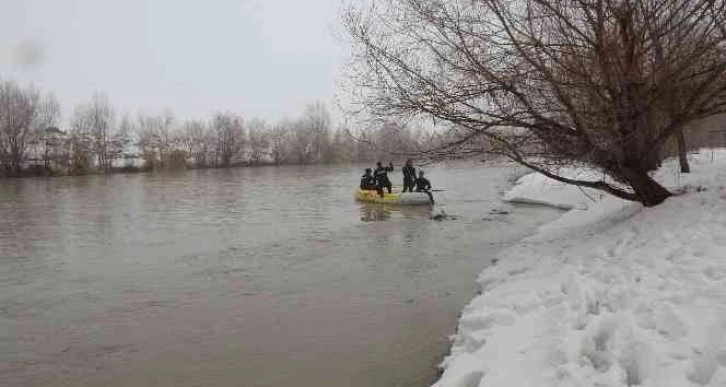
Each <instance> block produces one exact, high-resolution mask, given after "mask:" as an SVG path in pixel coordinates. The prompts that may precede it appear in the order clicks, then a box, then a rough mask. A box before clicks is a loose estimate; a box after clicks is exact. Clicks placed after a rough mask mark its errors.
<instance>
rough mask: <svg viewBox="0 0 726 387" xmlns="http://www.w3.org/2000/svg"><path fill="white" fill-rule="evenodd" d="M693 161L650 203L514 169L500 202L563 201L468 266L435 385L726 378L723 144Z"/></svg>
mask: <svg viewBox="0 0 726 387" xmlns="http://www.w3.org/2000/svg"><path fill="white" fill-rule="evenodd" d="M691 159H692V160H691V162H692V169H693V171H694V172H693V173H691V174H688V175H681V174H679V173H678V168H677V163H666V164H665V165H664V166H663V167H662V168H661V169H660V170H659V171H658V172H657V173H656V177H657V179H658V180H659V181H661V182H663V183H664V184H666V186H668V187H669V188H670V189H671V190H673V191H679V192H681V193H680V194H679V195H677V196H675V197H673V198H670V199H669V200H667V201H666V202H665V203H663V204H662V205H660V206H657V207H655V208H643V207H642V206H641V205H640V204H638V203H631V202H625V201H622V200H620V199H617V198H614V197H612V196H609V195H604V194H602V193H600V192H597V191H581V190H580V189H578V188H576V187H569V186H563V185H562V184H559V183H556V182H553V181H551V180H550V179H547V178H544V177H543V176H540V175H528V176H525V177H523V178H521V179H519V181H518V185H517V186H515V187H514V188H513V189H512V190H510V191H509V192H508V193H507V194H506V195H505V199H506V200H509V201H524V202H529V203H534V202H537V203H543V204H549V205H554V206H556V207H559V208H569V209H570V210H569V211H568V212H567V213H565V214H564V215H563V216H562V217H560V218H559V219H557V220H555V221H554V222H551V223H549V224H546V225H544V226H542V227H540V228H539V230H538V232H537V233H535V234H534V235H532V236H531V237H528V238H526V239H524V240H522V241H521V242H519V243H518V244H517V245H515V246H514V247H512V248H510V249H508V250H505V251H504V252H502V253H500V254H499V255H498V258H497V259H496V262H497V263H496V264H495V265H494V266H492V267H490V268H487V269H486V270H484V271H483V272H482V273H481V274H480V275H479V278H478V283H479V285H480V288H481V295H479V296H477V297H476V298H474V299H473V300H472V301H471V302H470V303H469V305H467V306H466V308H465V309H464V310H463V312H462V316H461V318H460V320H459V327H458V332H457V334H456V335H455V337H454V339H453V340H454V341H453V343H452V348H451V353H450V355H449V356H448V357H447V358H446V359H445V360H444V362H443V364H442V367H443V368H444V372H443V375H442V377H441V378H440V379H439V381H438V382H437V383H436V384H435V386H436V387H473V386H538V387H539V386H573V387H574V386H578V387H580V386H633V385H641V386H652V387H655V386H659V387H668V386H716V385H724V383H726V370H724V367H725V366H726V286H725V285H726V258H725V257H724V253H723V252H724V251H726V250H725V249H726V240H724V238H723V235H725V234H726V187H725V186H726V183H724V181H726V151H724V150H719V151H716V152H713V153H712V152H711V151H704V152H702V153H700V154H697V155H692V157H691ZM573 173H586V172H582V171H573Z"/></svg>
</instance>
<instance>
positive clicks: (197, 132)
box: [182, 120, 213, 167]
mask: <svg viewBox="0 0 726 387" xmlns="http://www.w3.org/2000/svg"><path fill="white" fill-rule="evenodd" d="M182 128H183V131H184V135H183V138H184V143H185V145H184V147H185V149H186V151H187V152H188V154H189V155H190V156H191V157H192V159H193V160H194V164H195V165H197V166H199V167H206V166H207V165H208V153H209V150H210V148H211V147H212V146H211V144H213V141H212V138H213V137H212V136H211V134H210V132H209V130H208V128H207V125H206V123H205V122H204V121H200V120H191V121H187V122H185V123H184V125H183V126H182Z"/></svg>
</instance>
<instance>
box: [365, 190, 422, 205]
mask: <svg viewBox="0 0 726 387" xmlns="http://www.w3.org/2000/svg"><path fill="white" fill-rule="evenodd" d="M355 200H357V201H359V202H365V203H380V204H398V205H406V206H412V205H422V204H429V205H430V204H431V200H430V199H429V195H427V194H426V193H425V192H403V193H402V192H395V191H394V192H392V193H388V192H385V193H384V195H383V197H380V196H379V195H378V192H376V191H371V190H362V189H357V190H356V191H355Z"/></svg>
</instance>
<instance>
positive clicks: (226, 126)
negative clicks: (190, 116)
mask: <svg viewBox="0 0 726 387" xmlns="http://www.w3.org/2000/svg"><path fill="white" fill-rule="evenodd" d="M212 128H214V131H215V133H216V135H217V155H218V156H219V160H220V162H221V165H222V166H223V167H229V166H231V165H232V163H233V162H234V161H235V158H237V157H238V156H240V152H241V151H242V150H243V149H244V146H245V142H246V138H245V130H244V124H243V120H242V117H240V116H238V115H236V114H233V113H216V114H215V115H214V117H213V118H212Z"/></svg>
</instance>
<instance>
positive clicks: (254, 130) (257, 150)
mask: <svg viewBox="0 0 726 387" xmlns="http://www.w3.org/2000/svg"><path fill="white" fill-rule="evenodd" d="M247 126H248V127H249V130H248V137H249V158H250V163H251V164H252V165H259V164H260V163H261V162H262V158H263V157H264V156H265V155H266V154H267V153H268V151H269V148H270V133H269V132H268V130H267V123H266V122H265V121H263V120H261V119H254V120H252V121H250V122H249V124H248V125H247Z"/></svg>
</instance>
